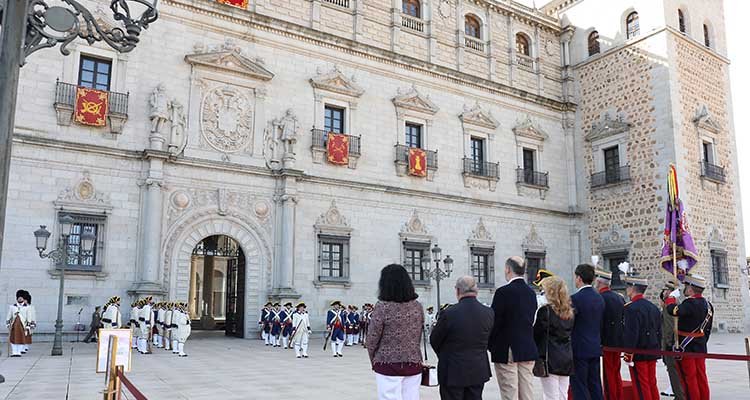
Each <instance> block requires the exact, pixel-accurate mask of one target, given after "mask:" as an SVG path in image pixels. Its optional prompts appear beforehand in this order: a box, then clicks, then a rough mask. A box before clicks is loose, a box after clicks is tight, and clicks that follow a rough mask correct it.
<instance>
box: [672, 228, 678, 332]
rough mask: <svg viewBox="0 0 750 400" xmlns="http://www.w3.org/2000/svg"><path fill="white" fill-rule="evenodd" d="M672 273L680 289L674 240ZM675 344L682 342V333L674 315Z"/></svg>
mask: <svg viewBox="0 0 750 400" xmlns="http://www.w3.org/2000/svg"><path fill="white" fill-rule="evenodd" d="M672 274H673V275H674V283H675V286H676V289H678V290H679V289H680V281H679V280H677V244H676V243H675V242H672ZM672 318H674V344H675V345H679V343H680V335H679V333H678V329H677V322H678V321H677V316H676V315H675V316H674V317H672Z"/></svg>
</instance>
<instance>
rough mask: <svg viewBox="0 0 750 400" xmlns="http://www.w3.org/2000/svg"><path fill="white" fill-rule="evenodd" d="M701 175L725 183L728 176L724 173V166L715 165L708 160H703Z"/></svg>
mask: <svg viewBox="0 0 750 400" xmlns="http://www.w3.org/2000/svg"><path fill="white" fill-rule="evenodd" d="M701 176H702V177H704V178H706V179H710V180H712V181H716V182H721V183H724V182H726V181H727V177H726V175H725V173H724V167H720V166H718V165H714V164H711V163H709V162H708V161H702V162H701Z"/></svg>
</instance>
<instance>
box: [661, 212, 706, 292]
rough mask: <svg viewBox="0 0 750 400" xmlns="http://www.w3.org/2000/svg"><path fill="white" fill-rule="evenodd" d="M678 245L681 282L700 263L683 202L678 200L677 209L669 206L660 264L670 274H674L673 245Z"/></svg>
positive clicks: (679, 277) (678, 273)
mask: <svg viewBox="0 0 750 400" xmlns="http://www.w3.org/2000/svg"><path fill="white" fill-rule="evenodd" d="M673 243H674V244H675V245H676V252H677V265H678V270H677V277H678V279H679V280H680V281H682V278H683V277H684V276H685V274H686V273H687V272H688V271H690V269H691V268H693V266H695V264H696V263H698V252H697V251H696V250H695V244H694V243H693V237H692V236H691V235H690V230H689V228H688V224H687V220H686V218H685V212H684V210H683V209H682V201H680V200H679V199H677V207H673V206H672V205H671V204H667V215H666V218H665V220H664V245H663V247H662V249H661V258H660V259H659V263H660V264H661V267H662V268H664V269H665V270H666V271H667V272H669V273H670V274H674V272H673V268H674V266H673V265H672V263H673V261H672V244H673Z"/></svg>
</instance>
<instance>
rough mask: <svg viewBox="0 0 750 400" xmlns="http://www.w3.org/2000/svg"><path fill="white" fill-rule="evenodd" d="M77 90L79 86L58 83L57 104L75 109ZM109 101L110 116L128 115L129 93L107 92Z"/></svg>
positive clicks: (56, 87)
mask: <svg viewBox="0 0 750 400" xmlns="http://www.w3.org/2000/svg"><path fill="white" fill-rule="evenodd" d="M76 88H78V85H74V84H71V83H63V82H60V81H57V83H56V84H55V103H56V104H63V105H67V106H70V107H75V104H76ZM107 96H108V97H109V101H108V102H107V113H109V114H122V115H127V114H128V97H130V94H129V93H117V92H107Z"/></svg>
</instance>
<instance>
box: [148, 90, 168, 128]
mask: <svg viewBox="0 0 750 400" xmlns="http://www.w3.org/2000/svg"><path fill="white" fill-rule="evenodd" d="M148 105H149V106H150V107H151V112H150V113H149V118H150V119H151V132H152V133H161V131H162V128H163V127H164V125H166V123H167V121H169V100H168V99H167V88H166V87H165V86H164V84H163V83H160V84H159V85H158V86H156V88H155V89H154V91H153V92H152V93H151V97H150V98H149V100H148Z"/></svg>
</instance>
